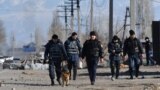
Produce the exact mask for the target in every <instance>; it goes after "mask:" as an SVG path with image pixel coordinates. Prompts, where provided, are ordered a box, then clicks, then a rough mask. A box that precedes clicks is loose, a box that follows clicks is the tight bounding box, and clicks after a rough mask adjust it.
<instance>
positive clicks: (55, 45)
mask: <svg viewBox="0 0 160 90" xmlns="http://www.w3.org/2000/svg"><path fill="white" fill-rule="evenodd" d="M45 47H46V50H45V54H44V57H45V60H46V59H49V60H52V61H54V60H58V59H62V58H65V60H66V59H67V58H68V57H67V54H66V50H65V48H64V46H63V43H62V42H61V41H60V40H58V41H57V42H53V41H52V40H50V41H49V42H48V43H47V44H46V45H45Z"/></svg>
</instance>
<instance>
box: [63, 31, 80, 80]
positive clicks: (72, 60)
mask: <svg viewBox="0 0 160 90" xmlns="http://www.w3.org/2000/svg"><path fill="white" fill-rule="evenodd" d="M64 45H65V48H66V51H67V54H68V57H69V60H68V69H69V71H70V79H71V72H72V67H73V80H76V76H77V67H78V62H79V56H80V55H81V49H82V48H81V45H80V41H79V39H78V38H77V33H76V32H73V33H72V35H71V36H70V37H69V38H68V40H66V42H65V44H64Z"/></svg>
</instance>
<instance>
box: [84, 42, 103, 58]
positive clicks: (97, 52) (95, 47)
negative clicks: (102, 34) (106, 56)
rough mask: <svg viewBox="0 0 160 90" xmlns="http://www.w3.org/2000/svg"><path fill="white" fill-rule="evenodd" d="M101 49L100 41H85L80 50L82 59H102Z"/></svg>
mask: <svg viewBox="0 0 160 90" xmlns="http://www.w3.org/2000/svg"><path fill="white" fill-rule="evenodd" d="M103 53H104V52H103V48H102V46H101V43H100V41H98V40H97V39H96V40H87V41H86V42H85V43H84V45H83V49H82V58H84V57H86V58H90V57H101V58H103Z"/></svg>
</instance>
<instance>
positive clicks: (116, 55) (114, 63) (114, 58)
mask: <svg viewBox="0 0 160 90" xmlns="http://www.w3.org/2000/svg"><path fill="white" fill-rule="evenodd" d="M108 52H109V53H110V56H109V59H110V68H111V74H112V78H111V79H112V80H114V79H115V78H116V79H118V76H119V69H120V59H121V56H120V55H121V52H122V43H121V41H120V39H119V38H118V36H114V37H113V39H112V41H111V42H110V43H109V44H108ZM115 68H116V75H115Z"/></svg>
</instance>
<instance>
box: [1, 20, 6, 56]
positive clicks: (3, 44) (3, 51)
mask: <svg viewBox="0 0 160 90" xmlns="http://www.w3.org/2000/svg"><path fill="white" fill-rule="evenodd" d="M5 47H6V34H5V29H4V26H3V21H1V20H0V54H5V53H6V48H5Z"/></svg>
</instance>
